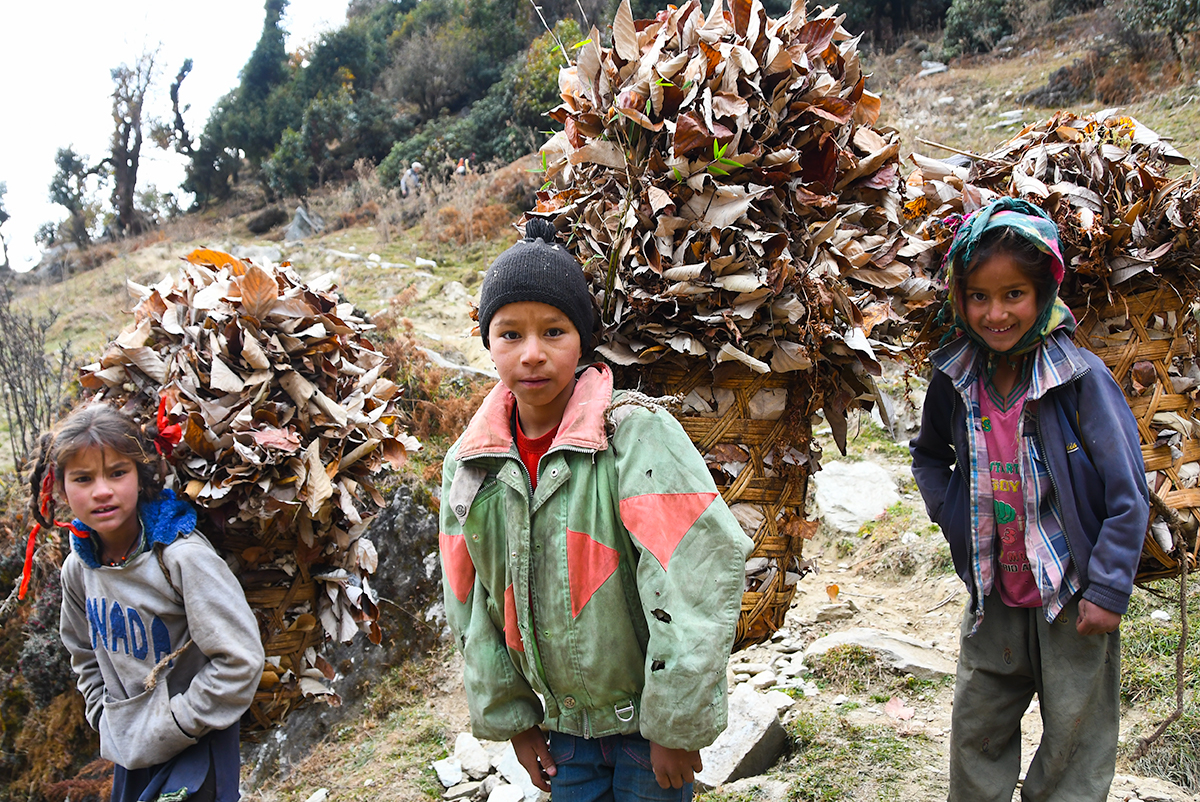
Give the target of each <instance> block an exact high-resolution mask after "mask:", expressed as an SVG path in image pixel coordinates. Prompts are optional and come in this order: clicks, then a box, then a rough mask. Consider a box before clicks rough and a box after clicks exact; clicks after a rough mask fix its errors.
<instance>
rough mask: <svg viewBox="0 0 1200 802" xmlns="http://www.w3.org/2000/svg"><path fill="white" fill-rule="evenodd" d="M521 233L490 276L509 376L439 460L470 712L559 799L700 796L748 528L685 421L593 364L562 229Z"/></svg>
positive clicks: (495, 342)
mask: <svg viewBox="0 0 1200 802" xmlns="http://www.w3.org/2000/svg"><path fill="white" fill-rule="evenodd" d="M525 233H526V237H525V239H523V240H520V241H519V242H517V243H516V244H515V245H513V246H512V247H511V248H509V249H508V250H507V251H505V252H504V253H502V254H501V255H500V256H499V257H498V258H497V259H496V261H495V262H493V263H492V265H491V267H490V268H488V271H487V274H486V275H485V276H484V279H483V286H482V288H481V290H480V296H479V332H480V334H481V335H482V337H483V345H484V347H485V348H487V349H488V351H489V353H490V354H491V357H492V361H493V362H495V363H496V370H497V371H498V372H499V374H500V383H499V384H497V385H496V387H495V388H494V389H493V390H492V392H491V393H490V394H489V395H488V397H487V398H486V399H485V400H484V402H483V405H482V406H481V407H480V409H479V411H478V412H477V413H476V414H475V416H474V417H473V418H472V419H471V422H470V423H469V424H468V425H467V430H466V431H465V432H464V433H463V434H462V436H461V437H459V439H458V442H456V443H455V444H454V446H453V447H452V448H451V449H450V452H449V453H448V454H447V456H446V460H445V463H444V465H443V469H442V512H441V536H440V545H441V554H442V576H443V589H444V594H445V601H446V615H447V618H448V619H449V622H450V626H451V628H452V629H453V631H454V640H455V643H456V644H457V645H458V647H459V648H460V649H462V652H463V656H464V658H465V669H464V682H465V685H466V689H467V702H468V705H469V707H470V711H471V726H472V729H473V730H474V732H475V734H476V735H477V736H479V737H481V738H487V739H490V740H509V739H511V741H512V745H513V748H514V749H515V751H516V754H517V759H518V760H519V761H520V762H521V764H522V765H523V766H524V767H525V769H526V771H528V772H529V776H530V778H531V780H532V781H533V784H534V785H535V786H537V787H538V788H540V789H542V790H543V791H550V792H551V793H552V795H553V799H554V800H555V802H592V800H600V799H609V800H615V802H631V801H632V800H662V802H666V801H667V800H672V802H686V800H688V799H690V798H691V793H692V780H693V776H694V773H695V772H697V771H700V770H701V768H702V766H701V762H700V751H699V750H700V748H701V747H704V746H707V745H708V744H710V743H712V742H713V741H714V740H715V739H716V737H717V735H719V734H720V733H721V731H722V730H724V729H725V725H726V719H727V715H728V713H727V703H726V684H725V672H726V666H727V663H728V661H729V652H730V648H731V646H732V645H733V638H734V634H735V630H736V628H737V619H738V613H739V611H740V607H741V598H742V583H743V580H744V575H745V564H746V557H747V555H748V553H749V552H750V549H751V547H752V543H751V541H750V539H749V538H748V537H746V535H745V534H744V533H743V532H742V528H741V526H740V525H739V524H738V522H737V520H736V519H735V518H734V517H733V514H732V513H730V511H729V508H728V507H726V506H725V503H724V502H723V501H722V500H721V496H720V495H719V494H718V492H717V488H716V486H715V485H714V484H713V480H712V477H711V475H710V474H709V472H708V468H707V466H706V465H705V464H704V459H703V458H702V457H701V456H700V454H699V453H698V452H697V451H696V449H695V447H694V446H693V445H692V443H691V441H690V440H689V439H688V436H687V434H686V433H685V432H684V430H683V427H681V426H680V425H679V423H678V422H677V421H676V420H675V418H674V417H672V416H671V414H670V413H669V412H667V411H665V410H662V409H659V408H657V407H656V406H655V404H654V403H653V400H652V399H647V398H646V397H645V396H639V395H630V394H627V393H624V392H622V391H616V392H614V391H613V377H612V372H611V371H610V370H609V369H608V367H607V366H606V365H604V364H603V363H595V364H588V363H587V362H585V361H584V357H585V356H589V355H590V354H591V352H592V345H593V337H592V332H593V320H594V309H593V303H592V297H591V293H590V292H589V291H588V286H587V280H586V279H585V277H584V273H583V269H582V267H580V265H579V263H578V262H577V261H575V259H574V258H572V257H571V255H570V254H569V253H568V252H567V251H566V249H565V248H563V246H562V245H561V244H559V243H558V241H557V237H556V236H555V230H554V225H553V224H552V223H549V222H547V221H545V220H540V219H534V220H530V221H529V223H528V225H527V226H526V229H525ZM581 364H582V367H581ZM547 730H548V731H549V733H548V736H549V740H548V741H547V732H546V731H547Z"/></svg>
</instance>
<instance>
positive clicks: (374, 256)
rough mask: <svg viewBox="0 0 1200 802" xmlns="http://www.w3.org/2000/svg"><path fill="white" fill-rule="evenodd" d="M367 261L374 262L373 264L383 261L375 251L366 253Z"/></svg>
mask: <svg viewBox="0 0 1200 802" xmlns="http://www.w3.org/2000/svg"><path fill="white" fill-rule="evenodd" d="M367 261H368V262H374V263H375V264H379V263H380V262H382V261H383V257H382V256H380V255H379V254H377V253H369V254H367Z"/></svg>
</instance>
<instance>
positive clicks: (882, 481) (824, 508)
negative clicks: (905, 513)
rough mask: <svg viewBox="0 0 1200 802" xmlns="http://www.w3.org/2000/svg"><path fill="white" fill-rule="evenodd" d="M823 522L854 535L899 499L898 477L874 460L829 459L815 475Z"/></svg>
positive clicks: (841, 531)
mask: <svg viewBox="0 0 1200 802" xmlns="http://www.w3.org/2000/svg"><path fill="white" fill-rule="evenodd" d="M812 480H813V482H814V483H815V484H816V498H817V508H818V511H819V514H820V516H821V522H822V523H823V524H825V526H826V527H828V528H829V529H831V530H833V531H834V532H836V533H838V534H843V535H852V534H855V533H856V532H858V530H859V529H860V528H861V527H862V525H863V524H865V523H866V522H867V521H872V520H874V519H875V518H877V517H878V516H879V515H880V514H882V513H883V511H884V510H886V509H887V508H888V507H890V506H892V505H893V504H895V503H896V502H898V501H899V500H900V495H899V494H898V493H897V492H896V480H895V479H894V478H893V477H892V474H891V473H890V472H889V471H888V470H887V469H886V468H883V467H881V466H879V465H876V464H875V463H873V462H830V463H828V464H827V465H825V466H823V467H822V468H821V471H820V472H819V473H815V474H813V477H812Z"/></svg>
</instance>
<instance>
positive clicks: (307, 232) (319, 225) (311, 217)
mask: <svg viewBox="0 0 1200 802" xmlns="http://www.w3.org/2000/svg"><path fill="white" fill-rule="evenodd" d="M324 230H325V221H324V220H322V219H321V217H320V216H319V215H317V214H315V213H314V214H309V213H308V212H307V211H306V210H305V209H304V207H303V206H297V207H296V213H295V215H293V216H292V223H291V225H289V226H288V227H287V231H285V232H284V233H283V239H284V241H285V242H295V241H296V240H302V239H308V238H309V237H311V236H313V235H314V234H320V233H321V232H322V231H324Z"/></svg>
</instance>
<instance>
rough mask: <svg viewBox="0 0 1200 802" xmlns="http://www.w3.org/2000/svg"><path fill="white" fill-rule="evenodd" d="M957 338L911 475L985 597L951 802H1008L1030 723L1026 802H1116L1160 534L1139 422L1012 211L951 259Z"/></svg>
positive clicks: (1048, 239) (1058, 261)
mask: <svg viewBox="0 0 1200 802" xmlns="http://www.w3.org/2000/svg"><path fill="white" fill-rule="evenodd" d="M946 263H947V265H948V273H947V284H948V289H949V292H948V298H947V305H948V308H949V311H950V312H951V313H952V314H953V317H954V322H955V332H956V334H957V336H955V337H953V338H952V340H951V341H950V342H949V343H948V344H946V345H943V346H942V347H941V348H939V349H938V350H937V351H935V352H934V353H933V354H932V355H931V357H930V362H931V363H932V366H933V368H934V372H933V378H932V379H931V381H930V385H929V391H928V394H927V396H926V400H925V405H924V409H923V411H922V420H921V430H920V432H919V433H918V434H917V436H916V437H915V438H914V439H913V440H912V442H911V444H910V452H911V454H912V459H913V476H914V477H915V478H916V481H917V485H918V487H919V488H920V490H921V495H922V497H923V498H924V500H925V504H926V507H927V509H928V511H929V516H930V518H931V519H932V520H933V521H935V522H936V523H937V524H938V525H939V526H940V527H941V529H942V533H943V535H944V536H945V538H946V540H947V541H948V542H949V544H950V551H951V555H952V556H953V558H954V566H955V570H956V571H957V573H958V575H959V577H960V578H961V579H962V580H963V582H964V583H966V585H967V588H968V590H969V591H970V603H969V604H968V606H967V609H966V610H965V612H964V616H963V622H962V633H961V634H962V637H961V643H960V651H959V659H958V672H957V679H956V684H955V692H954V708H953V714H952V719H951V736H950V738H951V745H950V794H949V799H950V800H951V802H960V801H961V802H991V800H995V801H996V802H1000V801H1001V800H1003V802H1010V800H1011V799H1012V794H1013V790H1014V789H1015V787H1016V784H1017V781H1018V779H1019V775H1020V770H1021V754H1020V752H1021V731H1020V727H1021V717H1022V715H1023V714H1024V713H1025V711H1026V709H1027V708H1028V706H1029V703H1030V701H1031V700H1032V698H1033V695H1034V693H1037V695H1038V701H1039V705H1040V712H1041V718H1042V724H1043V734H1042V740H1041V744H1040V745H1039V747H1038V749H1037V752H1036V754H1035V755H1034V757H1033V762H1032V764H1031V765H1030V767H1029V770H1028V772H1027V775H1026V778H1025V781H1024V783H1023V785H1022V791H1021V799H1022V800H1023V802H1034V801H1035V800H1036V801H1037V802H1067V801H1068V800H1071V801H1072V802H1074V801H1075V800H1079V802H1084V801H1085V800H1086V801H1087V802H1103V800H1105V799H1106V798H1107V795H1108V788H1109V785H1110V784H1111V782H1112V777H1113V773H1114V769H1115V763H1116V747H1117V734H1118V725H1119V698H1118V694H1119V682H1120V653H1119V645H1120V641H1119V635H1118V632H1117V627H1118V625H1119V623H1120V620H1121V615H1122V614H1123V613H1124V612H1125V610H1126V607H1127V606H1128V603H1129V595H1130V593H1131V592H1132V590H1133V578H1134V575H1135V574H1136V572H1137V566H1138V562H1139V559H1140V555H1141V549H1142V539H1143V537H1144V536H1145V533H1146V528H1147V524H1148V522H1149V503H1148V500H1147V496H1148V493H1147V488H1146V480H1145V468H1144V465H1143V462H1142V452H1141V445H1140V441H1139V438H1138V432H1137V424H1136V421H1135V420H1134V418H1133V414H1132V413H1131V412H1130V410H1129V406H1128V405H1127V404H1126V402H1125V399H1124V395H1123V393H1122V390H1121V388H1120V387H1119V386H1118V385H1117V383H1116V382H1115V381H1114V380H1113V378H1112V375H1111V374H1110V373H1109V371H1108V369H1107V368H1106V367H1105V365H1104V363H1103V362H1102V361H1101V360H1100V359H1099V358H1098V357H1097V356H1095V355H1094V354H1092V353H1091V352H1089V351H1086V350H1082V349H1079V348H1077V347H1076V346H1075V344H1074V343H1073V342H1072V341H1071V334H1072V332H1073V331H1074V330H1075V319H1074V317H1073V316H1072V315H1071V312H1070V310H1069V309H1068V308H1067V306H1066V305H1065V304H1064V303H1063V302H1062V301H1061V300H1060V299H1059V297H1058V288H1059V286H1060V285H1061V283H1062V280H1063V275H1064V264H1063V258H1062V251H1061V248H1060V245H1059V237H1058V229H1057V227H1056V226H1055V224H1054V221H1053V220H1051V219H1050V217H1049V216H1048V215H1047V214H1046V213H1045V212H1043V211H1042V210H1041V209H1039V208H1037V207H1036V206H1033V205H1032V204H1030V203H1027V202H1025V201H1022V200H1017V199H1014V198H1001V199H998V200H996V201H993V202H992V203H990V204H988V205H987V206H985V207H983V208H982V209H980V210H978V211H976V212H975V213H973V214H971V215H970V216H968V217H967V218H965V219H963V220H961V222H959V224H958V228H957V230H956V232H955V235H954V239H953V241H952V243H951V246H950V250H949V252H948V254H947V256H946Z"/></svg>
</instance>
